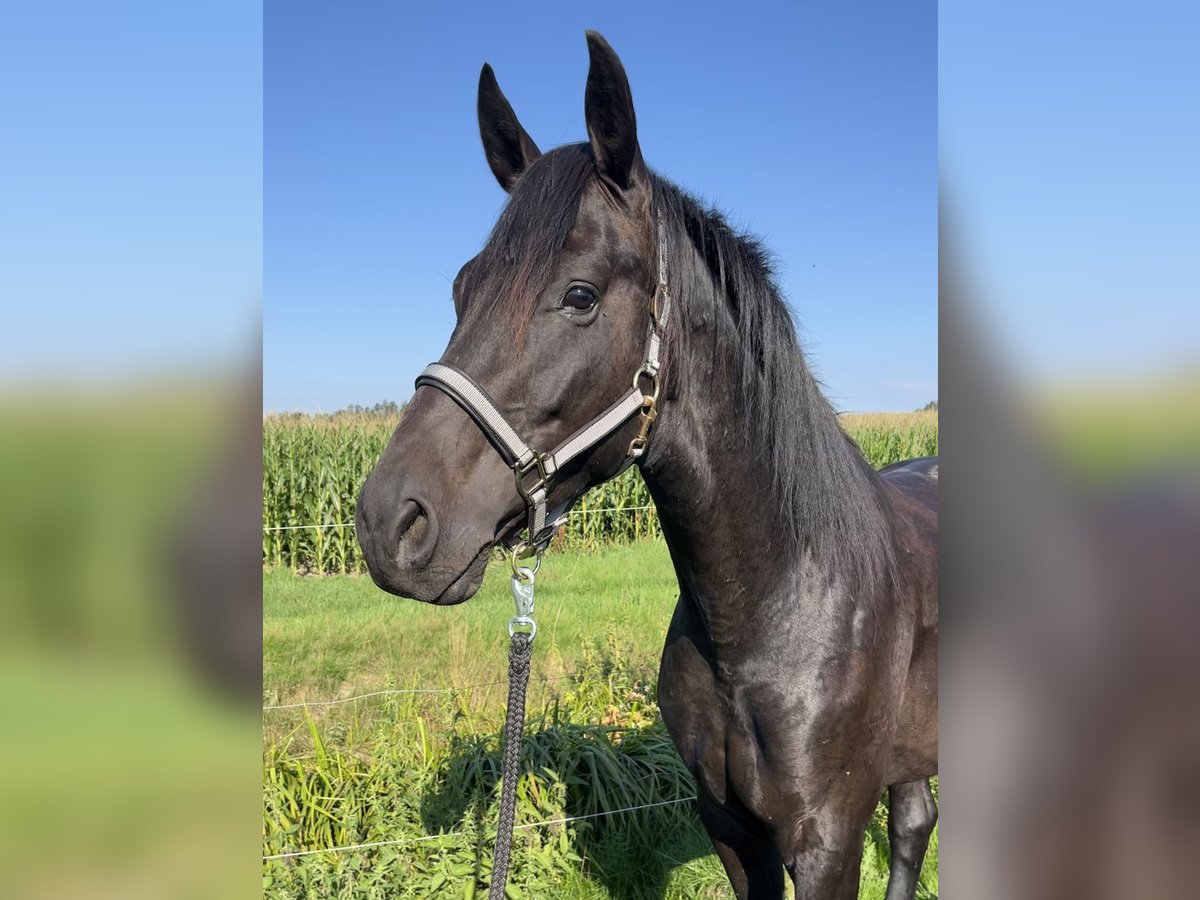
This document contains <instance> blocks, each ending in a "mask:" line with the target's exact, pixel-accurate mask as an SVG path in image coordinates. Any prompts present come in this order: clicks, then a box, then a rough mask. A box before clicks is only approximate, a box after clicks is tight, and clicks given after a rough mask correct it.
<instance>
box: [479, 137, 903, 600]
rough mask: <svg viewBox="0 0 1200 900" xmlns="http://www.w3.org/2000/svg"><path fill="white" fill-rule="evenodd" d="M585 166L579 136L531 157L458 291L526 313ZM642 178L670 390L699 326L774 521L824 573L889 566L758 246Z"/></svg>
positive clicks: (568, 222) (681, 381) (547, 274)
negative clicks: (670, 305)
mask: <svg viewBox="0 0 1200 900" xmlns="http://www.w3.org/2000/svg"><path fill="white" fill-rule="evenodd" d="M593 177H595V164H594V160H593V158H592V151H591V147H590V146H589V145H588V144H586V143H581V144H568V145H565V146H562V147H557V148H555V149H553V150H551V151H549V152H547V153H545V154H543V155H542V156H541V157H540V158H539V159H537V160H536V161H535V162H534V163H533V164H532V165H531V166H530V167H529V168H528V169H527V170H526V171H525V172H524V173H523V174H522V176H521V178H520V179H519V180H518V181H517V183H516V185H515V187H514V189H513V191H512V194H511V195H510V197H509V201H508V203H507V204H506V205H505V208H504V210H503V212H502V213H501V215H500V217H499V219H498V220H497V221H496V225H495V226H494V227H493V229H492V232H491V234H490V235H489V237H488V241H487V243H486V245H485V246H484V248H483V250H482V251H481V252H480V254H479V256H478V257H477V258H476V263H477V264H476V265H473V266H470V267H469V268H468V270H467V274H466V276H465V281H464V284H463V293H464V296H467V297H471V298H472V299H471V302H472V303H475V302H483V303H485V304H487V305H488V307H489V308H490V311H491V313H492V314H496V315H501V316H504V317H506V318H512V319H514V320H515V324H516V327H517V328H518V330H519V331H520V332H522V333H523V332H524V329H525V327H526V326H527V324H528V322H529V319H530V317H531V316H532V313H533V306H532V304H530V303H529V299H528V298H529V297H531V296H538V295H540V294H541V292H542V291H544V290H545V288H546V286H547V285H548V284H549V283H550V280H551V278H552V277H553V273H554V270H555V267H556V265H557V263H558V261H559V258H560V257H561V253H562V248H563V246H564V245H565V243H566V240H567V236H568V234H569V232H570V230H571V228H572V227H573V225H574V223H575V221H576V220H577V218H578V213H579V204H580V200H581V198H582V196H583V192H584V190H585V188H586V187H587V185H588V184H589V183H590V181H591V179H592V178H593ZM651 180H652V186H653V198H654V199H653V203H654V208H655V212H656V215H657V217H658V218H659V220H660V221H661V222H662V223H663V225H664V226H665V235H666V245H665V246H664V247H663V248H662V252H664V253H665V254H666V258H667V273H668V274H667V278H668V282H669V285H670V290H671V294H672V297H673V299H674V300H675V301H676V303H675V308H674V310H673V311H672V318H671V321H670V322H669V323H668V327H667V333H666V336H665V340H666V345H665V350H664V358H665V365H666V369H665V377H666V379H667V382H666V383H667V384H668V385H670V388H669V390H670V392H671V393H677V392H678V393H680V394H683V393H684V392H685V391H686V390H687V386H686V383H685V379H686V378H687V371H686V367H685V366H684V365H683V364H682V363H681V360H680V357H681V356H682V352H681V351H682V349H683V348H682V343H683V340H684V339H685V336H686V335H691V334H695V333H706V334H709V335H710V336H711V338H712V341H711V347H710V348H709V349H710V351H711V353H712V365H713V367H714V369H715V368H717V367H726V366H728V367H730V368H731V369H732V371H730V372H729V375H730V378H731V381H732V382H733V383H734V385H735V388H736V396H737V402H738V406H739V408H738V409H736V410H731V411H730V414H731V415H733V416H736V417H737V418H738V420H740V421H741V422H743V423H745V427H746V435H747V443H748V446H747V448H746V453H747V456H748V457H749V458H753V459H758V460H763V461H765V462H766V465H767V468H768V470H769V476H770V477H771V479H772V481H773V484H772V485H771V490H770V494H771V495H773V496H775V497H777V498H778V501H779V506H780V510H779V512H780V514H781V524H782V525H783V527H784V528H786V530H787V531H788V532H789V533H790V536H791V537H792V538H793V539H794V540H795V541H797V542H800V543H802V544H803V545H804V546H806V547H808V548H809V549H810V550H811V551H812V552H813V554H814V556H815V557H816V558H818V559H819V560H820V561H821V562H822V563H823V564H824V566H825V567H826V568H829V567H831V566H832V567H833V569H834V572H833V573H832V574H840V575H846V576H851V575H854V574H861V575H870V574H876V575H878V574H882V573H886V572H889V571H891V570H892V568H893V560H892V553H891V540H890V531H889V528H890V526H889V524H888V516H887V514H886V509H885V507H886V503H887V501H886V498H885V497H884V495H883V492H882V489H881V482H880V479H879V477H878V475H877V474H876V473H875V471H874V470H873V469H872V468H871V466H870V464H869V463H868V462H867V461H866V459H865V458H864V457H863V455H862V452H861V451H860V450H859V448H858V446H857V445H856V444H855V443H854V442H853V441H852V440H851V439H850V438H849V437H848V436H847V435H846V434H845V432H844V431H842V428H841V425H840V424H839V422H838V419H837V415H836V413H835V412H834V410H833V408H832V406H830V404H829V401H828V400H826V399H825V396H824V395H823V394H822V392H821V388H820V385H819V384H818V382H817V380H816V378H815V377H814V376H813V374H812V372H811V371H810V369H809V368H808V365H807V364H806V363H805V360H804V355H803V353H802V352H801V349H800V345H799V343H798V340H797V337H796V328H795V324H794V322H793V320H792V315H791V311H790V310H789V308H788V306H787V303H786V302H785V301H784V299H783V295H782V293H781V291H780V290H779V287H778V285H777V283H776V281H775V275H774V271H773V267H772V263H771V257H770V254H769V253H768V251H767V250H766V248H765V247H764V246H763V244H762V243H761V242H760V241H759V240H758V239H757V238H755V237H753V236H751V235H749V234H745V233H743V232H740V231H737V230H735V229H734V228H732V227H731V226H730V225H729V224H728V222H727V221H726V219H725V217H724V216H723V215H722V214H721V213H720V212H719V211H718V210H716V209H714V208H712V207H709V206H706V205H704V204H702V203H701V202H699V201H698V200H697V199H696V198H694V197H692V196H691V195H690V194H688V193H687V192H686V191H684V190H683V189H682V188H680V187H678V186H677V185H675V184H674V183H672V182H671V181H670V180H668V179H667V178H665V177H663V176H661V175H659V174H658V173H651ZM652 268H653V267H652ZM496 278H503V279H504V281H503V283H497V282H496V281H494V280H493V279H496ZM484 279H487V280H488V281H487V283H484ZM648 288H649V286H648ZM689 350H690V352H698V351H699V350H700V348H697V347H691V348H689Z"/></svg>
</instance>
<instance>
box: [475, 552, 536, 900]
mask: <svg viewBox="0 0 1200 900" xmlns="http://www.w3.org/2000/svg"><path fill="white" fill-rule="evenodd" d="M541 562H542V559H541V555H540V554H539V555H538V557H537V562H536V563H535V564H534V566H533V568H532V569H531V568H529V567H528V566H517V564H516V557H515V556H514V557H512V560H511V563H512V570H513V574H512V595H513V603H514V604H515V605H516V607H517V614H516V615H515V616H513V617H512V618H511V619H509V621H508V635H509V645H508V712H507V714H506V715H505V719H504V760H503V763H502V765H501V770H500V771H501V778H502V779H503V785H502V787H501V789H500V820H499V822H498V823H497V824H496V852H495V853H494V854H493V856H492V884H491V887H490V888H489V889H488V900H503V898H504V888H505V886H506V885H507V884H508V866H509V862H510V861H511V859H512V836H513V824H514V823H515V821H516V815H517V780H518V779H519V778H520V772H519V767H520V765H521V738H522V737H523V736H524V734H525V692H526V689H527V688H528V687H529V660H530V657H531V656H532V655H533V638H534V635H536V634H537V623H536V622H535V621H534V620H533V611H534V607H533V579H534V576H535V574H536V573H537V570H538V568H539V567H540V566H541ZM525 629H528V630H527V631H526V630H525Z"/></svg>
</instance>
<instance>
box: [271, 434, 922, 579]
mask: <svg viewBox="0 0 1200 900" xmlns="http://www.w3.org/2000/svg"><path fill="white" fill-rule="evenodd" d="M397 422H398V419H397V418H395V417H392V416H373V415H361V414H360V415H337V416H324V417H309V416H303V415H287V416H268V417H267V418H265V419H264V420H263V527H264V531H263V563H264V565H267V566H284V567H287V568H290V569H293V570H296V571H311V572H321V573H337V574H346V573H351V572H361V571H364V565H363V561H362V557H361V554H360V551H359V547H358V542H357V540H356V538H355V535H354V528H353V527H352V526H346V525H344V524H343V523H348V522H353V519H354V504H355V500H356V498H357V496H358V489H359V487H360V486H361V485H362V482H363V480H364V479H365V478H366V477H367V474H368V473H369V472H370V471H371V468H372V467H373V466H374V465H375V462H376V460H377V459H378V458H379V456H380V455H381V454H382V453H383V449H384V447H385V446H387V442H388V439H389V438H390V437H391V434H392V432H393V431H394V430H395V428H396V424H397ZM843 425H844V427H845V428H846V430H847V432H848V433H849V434H850V436H851V437H852V438H854V440H855V441H857V442H858V445H859V446H860V447H861V448H862V450H863V453H864V454H866V457H867V459H868V460H870V461H871V464H872V465H874V466H876V467H881V466H885V465H887V464H888V463H891V462H896V461H897V460H901V459H907V458H909V457H912V456H926V455H933V454H936V453H937V452H938V426H937V413H936V412H923V413H908V414H897V415H892V414H886V413H885V414H872V415H854V416H845V417H843ZM651 505H652V501H651V499H650V494H649V492H648V491H647V490H646V485H645V484H644V483H643V482H642V479H641V476H640V474H639V473H638V472H637V470H636V469H630V470H629V471H627V472H625V473H624V474H623V475H622V476H620V477H619V478H615V479H613V480H612V481H610V482H608V483H607V484H604V485H601V486H600V487H598V488H596V489H595V490H593V491H591V492H589V493H588V494H587V496H585V497H584V498H583V499H582V500H581V501H580V502H579V504H578V505H577V506H576V512H575V514H574V515H572V516H571V518H570V521H569V522H568V523H567V525H566V526H565V528H564V529H563V532H562V535H561V536H560V537H559V538H558V540H559V541H560V543H561V544H562V545H563V546H566V547H568V548H581V549H595V548H597V547H600V546H604V545H606V544H611V543H621V542H628V541H634V540H639V539H641V538H646V537H656V536H657V535H658V534H659V529H658V518H657V516H656V514H655V512H654V510H653V509H648V510H647V509H634V508H635V507H644V506H651ZM313 525H319V526H322V527H318V528H313V527H307V526H313ZM297 526H305V527H297ZM272 529H284V530H272Z"/></svg>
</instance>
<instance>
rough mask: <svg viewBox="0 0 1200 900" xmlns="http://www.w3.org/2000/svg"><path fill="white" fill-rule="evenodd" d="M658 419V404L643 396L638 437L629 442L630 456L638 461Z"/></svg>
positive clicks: (652, 398) (656, 390)
mask: <svg viewBox="0 0 1200 900" xmlns="http://www.w3.org/2000/svg"><path fill="white" fill-rule="evenodd" d="M657 394H658V389H657V379H656V380H655V396H657ZM657 418H658V408H657V402H656V401H655V399H654V397H651V396H650V395H649V394H644V395H643V396H642V418H641V420H640V421H639V423H638V433H637V436H636V437H635V438H634V439H633V440H632V441H630V442H629V455H630V456H632V457H633V458H634V459H637V458H638V457H639V456H641V455H642V453H643V452H644V451H645V449H646V438H647V436H648V435H649V434H650V424H651V423H652V422H653V421H654V420H655V419H657Z"/></svg>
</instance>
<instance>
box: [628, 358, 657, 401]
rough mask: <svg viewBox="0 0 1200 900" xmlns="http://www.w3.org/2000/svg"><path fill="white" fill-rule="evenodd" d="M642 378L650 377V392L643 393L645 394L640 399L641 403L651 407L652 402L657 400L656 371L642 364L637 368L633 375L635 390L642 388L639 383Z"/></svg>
mask: <svg viewBox="0 0 1200 900" xmlns="http://www.w3.org/2000/svg"><path fill="white" fill-rule="evenodd" d="M642 378H649V379H650V392H649V393H648V394H645V396H644V398H643V400H642V404H643V405H644V406H650V407H653V406H654V404H655V403H657V402H658V373H657V372H651V371H650V370H649V369H647V368H646V366H645V365H644V364H643V365H642V367H641V368H640V369H638V370H637V372H635V373H634V375H633V389H634V390H635V391H640V390H641V389H642V385H641V381H642ZM643 393H645V392H643Z"/></svg>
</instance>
